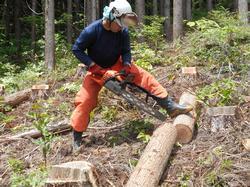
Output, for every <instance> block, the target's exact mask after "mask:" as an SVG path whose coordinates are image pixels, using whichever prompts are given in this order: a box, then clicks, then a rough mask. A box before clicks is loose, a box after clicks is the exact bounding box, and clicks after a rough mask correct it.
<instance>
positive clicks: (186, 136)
mask: <svg viewBox="0 0 250 187" xmlns="http://www.w3.org/2000/svg"><path fill="white" fill-rule="evenodd" d="M176 130H177V134H178V136H177V140H176V141H177V142H179V143H189V142H190V141H191V140H192V136H193V132H192V130H191V129H190V128H189V127H187V126H186V125H177V126H176Z"/></svg>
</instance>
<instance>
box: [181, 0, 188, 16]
mask: <svg viewBox="0 0 250 187" xmlns="http://www.w3.org/2000/svg"><path fill="white" fill-rule="evenodd" d="M186 4H187V0H182V16H183V19H185V20H186V19H187V10H186Z"/></svg>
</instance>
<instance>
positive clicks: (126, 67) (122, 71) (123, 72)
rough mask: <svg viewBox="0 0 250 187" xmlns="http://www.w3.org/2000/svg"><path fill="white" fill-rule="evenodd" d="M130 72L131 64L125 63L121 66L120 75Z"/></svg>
mask: <svg viewBox="0 0 250 187" xmlns="http://www.w3.org/2000/svg"><path fill="white" fill-rule="evenodd" d="M130 71H131V63H129V62H127V63H124V64H123V68H122V69H121V71H120V73H121V74H123V75H128V74H129V73H130Z"/></svg>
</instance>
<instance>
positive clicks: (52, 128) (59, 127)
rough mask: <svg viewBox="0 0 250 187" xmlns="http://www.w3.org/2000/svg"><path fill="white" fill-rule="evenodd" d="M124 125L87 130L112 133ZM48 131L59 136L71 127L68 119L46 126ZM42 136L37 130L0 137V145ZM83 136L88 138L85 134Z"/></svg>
mask: <svg viewBox="0 0 250 187" xmlns="http://www.w3.org/2000/svg"><path fill="white" fill-rule="evenodd" d="M123 126H124V124H122V125H116V126H110V127H88V129H89V130H106V131H114V130H115V129H118V130H119V128H121V127H123ZM47 128H48V131H49V132H50V133H53V134H59V133H62V132H67V131H70V130H71V125H70V122H69V120H68V119H65V120H62V121H59V122H54V123H49V124H48V125H47ZM41 136H42V134H41V132H40V131H39V130H37V129H32V130H29V131H27V132H23V133H20V134H17V135H14V136H10V137H6V136H1V137H0V143H3V142H8V141H17V140H21V139H22V138H27V137H28V138H40V137H41ZM83 136H88V135H87V134H85V135H83Z"/></svg>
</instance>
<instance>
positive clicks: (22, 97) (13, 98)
mask: <svg viewBox="0 0 250 187" xmlns="http://www.w3.org/2000/svg"><path fill="white" fill-rule="evenodd" d="M31 92H32V90H31V89H26V90H22V91H19V92H16V93H13V94H11V95H9V96H5V97H4V99H3V101H2V102H1V104H4V105H10V106H13V107H14V106H17V105H19V104H20V103H21V102H23V101H26V100H28V99H29V98H30V94H31Z"/></svg>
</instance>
